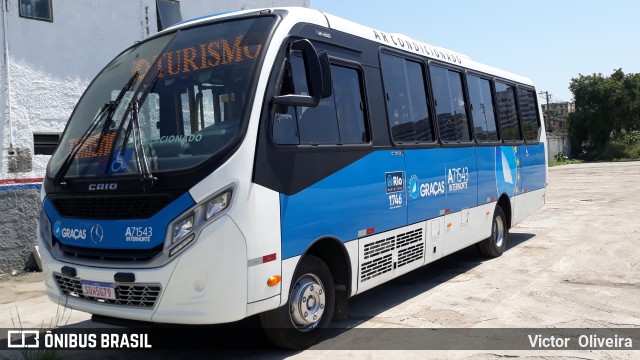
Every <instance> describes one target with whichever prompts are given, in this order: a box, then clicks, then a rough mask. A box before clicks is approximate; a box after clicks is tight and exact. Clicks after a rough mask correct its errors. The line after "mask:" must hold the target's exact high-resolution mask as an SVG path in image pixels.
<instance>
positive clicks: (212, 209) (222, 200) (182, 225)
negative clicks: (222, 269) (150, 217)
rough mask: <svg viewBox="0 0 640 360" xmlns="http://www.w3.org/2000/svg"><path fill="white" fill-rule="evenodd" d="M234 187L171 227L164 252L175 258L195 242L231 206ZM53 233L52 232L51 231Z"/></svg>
mask: <svg viewBox="0 0 640 360" xmlns="http://www.w3.org/2000/svg"><path fill="white" fill-rule="evenodd" d="M232 193H233V187H229V188H227V189H226V190H224V191H223V192H221V193H218V194H217V195H214V196H212V197H209V199H205V200H204V201H203V202H201V203H200V204H199V205H197V206H195V207H194V208H191V209H189V211H187V212H186V213H185V214H186V215H182V216H180V217H179V218H177V219H176V220H174V221H173V222H172V223H171V224H170V225H169V233H168V234H167V237H166V239H165V245H164V249H165V250H164V251H165V252H168V253H169V256H173V255H175V254H177V253H178V252H180V251H181V250H182V249H184V248H185V247H187V245H189V244H190V243H192V242H194V241H195V240H196V238H197V237H198V234H199V233H200V231H201V229H202V228H204V227H205V226H206V225H207V224H209V223H211V222H212V221H215V220H216V219H217V218H218V217H217V216H216V215H219V214H220V213H222V212H223V211H224V210H225V209H227V208H228V207H229V205H230V204H231V195H232ZM49 232H51V231H49Z"/></svg>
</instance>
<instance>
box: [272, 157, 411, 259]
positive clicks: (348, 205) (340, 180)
mask: <svg viewBox="0 0 640 360" xmlns="http://www.w3.org/2000/svg"><path fill="white" fill-rule="evenodd" d="M390 153H391V151H389V150H381V151H376V152H373V153H371V154H369V155H367V156H365V157H364V158H361V159H360V160H358V161H356V162H354V163H352V164H351V165H349V166H347V167H345V168H343V169H341V170H339V171H338V172H336V173H333V174H332V175H330V176H328V177H326V178H324V179H323V180H321V181H319V182H317V183H316V184H314V185H312V186H310V187H307V188H306V189H304V190H302V191H300V192H298V193H296V194H294V195H291V196H287V195H284V194H281V195H280V216H281V223H282V252H283V253H282V258H283V259H286V258H289V257H292V256H296V255H299V254H301V253H303V252H304V251H305V250H306V249H307V248H308V247H309V245H310V244H311V242H312V241H313V240H316V239H318V238H320V237H325V236H330V237H335V238H337V239H339V240H340V241H343V242H344V241H348V240H353V239H355V238H357V237H358V231H360V230H363V229H367V228H371V227H375V232H381V231H386V230H390V229H394V228H397V227H400V226H402V225H403V224H406V221H407V216H406V214H407V212H406V206H405V205H402V206H400V207H397V208H394V209H391V208H390V207H391V206H390V204H389V202H390V200H389V196H390V195H400V196H401V197H403V199H404V198H406V196H405V195H403V193H402V192H398V193H395V194H392V193H387V187H386V183H385V172H402V171H404V161H403V158H402V156H392V155H390ZM317 166H322V164H317Z"/></svg>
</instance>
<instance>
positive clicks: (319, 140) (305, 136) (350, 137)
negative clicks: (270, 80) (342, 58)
mask: <svg viewBox="0 0 640 360" xmlns="http://www.w3.org/2000/svg"><path fill="white" fill-rule="evenodd" d="M331 77H332V82H333V94H332V95H331V96H330V97H328V98H325V99H322V100H320V104H318V106H316V107H312V108H308V107H293V106H289V107H286V108H285V109H283V108H282V107H281V108H280V109H277V111H276V115H275V119H274V124H273V140H274V142H275V143H277V144H280V145H299V144H303V145H332V144H362V143H365V142H369V134H368V132H367V127H366V125H365V124H366V122H365V116H364V103H363V99H362V90H361V86H360V75H359V72H358V71H357V70H355V69H351V68H345V67H342V66H337V65H331ZM280 94H281V95H284V94H298V95H308V87H307V83H306V77H305V71H304V63H303V61H302V59H301V58H300V57H298V56H294V57H292V59H291V62H290V64H289V68H288V69H287V71H285V78H284V79H283V83H282V87H281V90H280Z"/></svg>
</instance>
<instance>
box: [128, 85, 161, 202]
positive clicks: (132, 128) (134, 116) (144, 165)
mask: <svg viewBox="0 0 640 360" xmlns="http://www.w3.org/2000/svg"><path fill="white" fill-rule="evenodd" d="M158 79H159V77H158V76H155V77H154V78H153V80H152V81H151V82H150V83H149V84H148V85H147V87H146V88H145V89H144V90H143V91H142V93H140V96H139V100H133V101H132V102H131V104H130V105H129V109H128V110H129V111H130V113H131V114H130V120H129V124H128V125H127V130H126V132H125V133H124V138H123V139H122V148H121V149H120V156H119V157H120V159H122V158H123V157H124V153H125V151H126V149H127V147H128V146H129V136H130V135H131V134H133V150H134V152H135V156H136V168H137V169H138V174H139V175H140V180H141V181H142V190H143V191H146V190H147V189H150V188H151V187H153V183H154V182H155V181H156V180H157V179H158V178H156V177H155V176H153V174H152V173H151V167H150V166H149V158H148V157H147V154H146V152H145V149H144V144H143V143H142V131H141V130H140V117H139V116H140V104H141V103H142V104H144V102H145V100H146V99H147V96H148V95H149V92H150V91H151V89H152V88H153V87H154V86H155V84H156V82H157V81H158Z"/></svg>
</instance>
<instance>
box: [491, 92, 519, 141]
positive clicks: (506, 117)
mask: <svg viewBox="0 0 640 360" xmlns="http://www.w3.org/2000/svg"><path fill="white" fill-rule="evenodd" d="M496 100H497V103H498V119H499V120H500V129H501V130H502V138H503V139H504V140H507V141H514V140H522V136H521V135H520V128H519V126H518V111H517V109H516V96H515V93H514V88H513V86H511V85H506V84H503V83H500V82H496Z"/></svg>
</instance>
